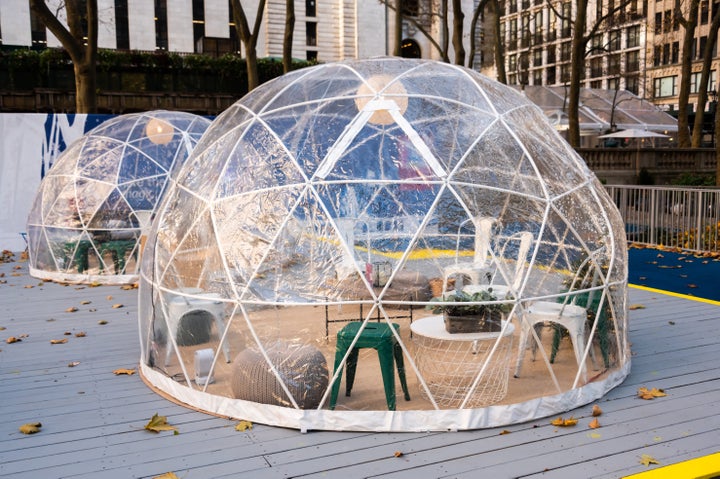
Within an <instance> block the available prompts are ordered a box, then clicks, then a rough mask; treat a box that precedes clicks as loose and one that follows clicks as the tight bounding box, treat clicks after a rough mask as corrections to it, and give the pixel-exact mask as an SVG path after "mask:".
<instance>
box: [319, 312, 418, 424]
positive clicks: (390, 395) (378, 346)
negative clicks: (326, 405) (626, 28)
mask: <svg viewBox="0 0 720 479" xmlns="http://www.w3.org/2000/svg"><path fill="white" fill-rule="evenodd" d="M361 326H362V322H360V321H353V322H351V323H349V324H348V325H347V326H345V327H344V328H342V329H341V330H340V331H338V333H337V345H336V346H335V371H337V370H338V369H340V374H339V375H338V380H337V381H335V383H334V384H333V386H332V392H331V394H330V409H335V404H336V403H337V396H338V392H339V390H340V379H341V378H342V367H341V363H342V359H343V357H344V356H345V353H347V350H348V348H349V347H350V345H351V344H352V342H353V340H354V339H355V336H357V335H358V331H360V327H361ZM392 326H393V328H395V331H398V330H399V328H400V326H398V325H397V324H395V323H393V325H392ZM361 348H373V349H375V350H377V352H378V357H379V359H380V370H381V372H382V378H383V386H384V387H385V400H386V401H387V405H388V409H389V410H390V411H394V410H395V371H394V368H395V363H397V370H398V376H400V384H401V385H402V388H403V392H404V393H405V400H406V401H409V400H410V393H409V392H408V387H407V381H406V379H405V364H404V361H403V352H402V347H400V345H399V344H398V342H397V340H396V339H395V336H394V335H393V333H392V330H391V329H390V326H389V325H388V324H387V323H367V324H366V325H365V329H363V330H362V333H360V337H359V338H358V340H357V342H356V343H355V346H354V347H353V349H352V351H350V354H349V355H348V359H347V373H346V374H347V377H346V378H345V383H346V384H345V395H346V396H350V391H351V390H352V387H353V383H354V382H355V370H356V369H357V361H358V353H359V350H360V349H361Z"/></svg>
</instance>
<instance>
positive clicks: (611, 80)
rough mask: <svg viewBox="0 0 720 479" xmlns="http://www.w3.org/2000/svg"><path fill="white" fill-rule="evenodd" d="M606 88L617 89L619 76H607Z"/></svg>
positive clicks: (618, 87)
mask: <svg viewBox="0 0 720 479" xmlns="http://www.w3.org/2000/svg"><path fill="white" fill-rule="evenodd" d="M607 87H608V90H619V89H620V79H619V78H608V86H607Z"/></svg>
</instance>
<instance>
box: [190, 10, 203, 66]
mask: <svg viewBox="0 0 720 479" xmlns="http://www.w3.org/2000/svg"><path fill="white" fill-rule="evenodd" d="M192 16H193V20H192V23H193V44H194V45H195V52H196V53H201V52H202V51H203V49H202V42H201V40H202V38H203V37H204V36H205V8H204V3H203V1H202V0H193V2H192Z"/></svg>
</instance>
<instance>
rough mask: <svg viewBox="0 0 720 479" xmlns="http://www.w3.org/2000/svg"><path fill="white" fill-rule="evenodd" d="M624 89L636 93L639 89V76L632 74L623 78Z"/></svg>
mask: <svg viewBox="0 0 720 479" xmlns="http://www.w3.org/2000/svg"><path fill="white" fill-rule="evenodd" d="M625 89H626V90H627V91H629V92H631V93H633V94H635V95H637V94H638V92H639V91H640V77H638V76H634V75H633V76H628V77H627V78H625Z"/></svg>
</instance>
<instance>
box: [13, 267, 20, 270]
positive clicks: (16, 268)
mask: <svg viewBox="0 0 720 479" xmlns="http://www.w3.org/2000/svg"><path fill="white" fill-rule="evenodd" d="M13 269H15V270H18V269H22V266H14V267H13Z"/></svg>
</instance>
